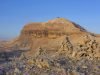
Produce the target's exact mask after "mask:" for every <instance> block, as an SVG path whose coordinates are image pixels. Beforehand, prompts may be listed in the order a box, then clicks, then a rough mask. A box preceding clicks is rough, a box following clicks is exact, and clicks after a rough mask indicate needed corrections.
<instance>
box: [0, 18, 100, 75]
mask: <svg viewBox="0 0 100 75" xmlns="http://www.w3.org/2000/svg"><path fill="white" fill-rule="evenodd" d="M0 50H1V54H0V62H3V63H1V71H0V74H2V75H3V74H5V73H6V74H7V75H14V74H15V75H100V35H99V34H94V33H90V32H88V31H87V30H86V29H84V28H83V27H81V26H80V25H78V24H76V23H74V22H71V21H69V20H66V19H64V18H56V19H53V20H50V21H48V22H40V23H29V24H27V25H25V26H24V27H23V29H22V31H21V33H20V36H19V37H18V38H16V39H14V40H12V41H9V42H6V43H1V44H0ZM4 62H5V63H4Z"/></svg>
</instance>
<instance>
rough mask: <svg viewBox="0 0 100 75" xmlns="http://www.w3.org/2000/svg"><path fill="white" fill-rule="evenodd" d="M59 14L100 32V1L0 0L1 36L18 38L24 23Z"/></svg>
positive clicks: (48, 18)
mask: <svg viewBox="0 0 100 75" xmlns="http://www.w3.org/2000/svg"><path fill="white" fill-rule="evenodd" d="M56 17H62V18H66V19H68V20H71V21H74V22H76V23H77V24H79V25H81V26H82V27H84V28H86V29H87V30H88V31H90V32H94V33H98V34H100V0H0V38H15V37H17V36H19V35H20V31H21V29H22V28H23V26H24V25H25V24H27V23H30V22H46V21H48V20H50V19H54V18H56Z"/></svg>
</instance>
